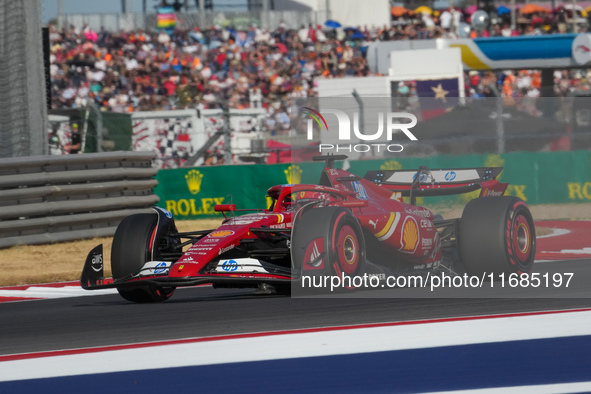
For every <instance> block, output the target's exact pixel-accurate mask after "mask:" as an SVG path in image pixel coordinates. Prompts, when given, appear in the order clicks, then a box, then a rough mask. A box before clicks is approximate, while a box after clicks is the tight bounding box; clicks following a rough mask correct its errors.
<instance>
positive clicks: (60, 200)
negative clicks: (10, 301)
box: [0, 152, 159, 248]
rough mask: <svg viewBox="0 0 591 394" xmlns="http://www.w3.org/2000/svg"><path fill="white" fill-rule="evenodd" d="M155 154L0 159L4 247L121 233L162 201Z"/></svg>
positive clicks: (1, 245) (1, 238) (0, 219)
mask: <svg viewBox="0 0 591 394" xmlns="http://www.w3.org/2000/svg"><path fill="white" fill-rule="evenodd" d="M154 158H155V154H154V153H152V152H109V153H89V154H82V155H64V156H33V157H16V158H10V159H0V248H6V247H10V246H14V245H38V244H47V243H54V242H65V241H74V240H79V239H84V238H92V237H106V236H112V235H114V234H115V230H116V229H117V225H118V224H119V222H120V221H121V220H122V219H123V218H124V217H126V216H128V215H132V214H135V213H143V212H151V210H150V209H149V207H150V206H152V205H154V204H156V203H157V202H158V201H159V197H158V196H156V195H155V194H154V193H153V188H154V187H155V186H156V185H157V184H158V181H157V180H156V179H154V176H155V175H156V173H157V172H158V170H157V169H156V168H153V167H152V161H153V160H154Z"/></svg>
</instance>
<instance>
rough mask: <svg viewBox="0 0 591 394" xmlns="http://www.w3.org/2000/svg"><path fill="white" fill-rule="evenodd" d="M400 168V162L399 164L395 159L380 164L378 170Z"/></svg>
mask: <svg viewBox="0 0 591 394" xmlns="http://www.w3.org/2000/svg"><path fill="white" fill-rule="evenodd" d="M400 169H402V164H400V163H399V162H397V161H396V160H388V161H386V162H384V164H382V165H381V166H380V170H400Z"/></svg>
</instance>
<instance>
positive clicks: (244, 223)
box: [81, 155, 536, 302]
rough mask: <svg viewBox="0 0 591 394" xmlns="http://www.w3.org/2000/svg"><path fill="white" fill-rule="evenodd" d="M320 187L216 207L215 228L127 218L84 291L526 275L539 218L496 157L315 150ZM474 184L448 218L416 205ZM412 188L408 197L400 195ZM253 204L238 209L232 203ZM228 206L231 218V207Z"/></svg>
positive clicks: (88, 266) (153, 297) (161, 215)
mask: <svg viewBox="0 0 591 394" xmlns="http://www.w3.org/2000/svg"><path fill="white" fill-rule="evenodd" d="M314 159H315V160H318V161H325V167H324V169H323V170H322V173H321V175H320V181H319V182H318V184H317V185H278V186H273V187H271V188H270V189H269V190H268V191H267V195H268V196H269V197H270V198H271V200H272V205H271V206H270V208H268V209H259V210H237V209H236V207H235V206H234V205H230V204H223V205H216V207H215V210H216V211H218V212H223V213H224V217H225V218H226V219H225V220H223V222H222V224H221V226H220V227H218V228H217V229H212V230H205V231H192V232H183V233H181V232H178V231H177V228H176V225H175V222H174V218H173V217H172V215H171V214H170V212H168V211H166V210H164V209H162V208H159V207H154V212H153V213H152V214H149V213H148V214H136V215H131V216H128V217H126V218H125V219H123V221H122V222H121V223H120V224H119V227H118V228H117V230H116V233H115V236H114V239H113V246H112V250H111V271H112V275H113V277H112V278H104V274H103V249H102V245H99V246H97V247H95V248H94V249H93V250H92V251H91V252H90V253H89V254H88V257H87V259H86V262H85V265H84V269H83V272H82V276H81V285H82V287H83V288H84V289H88V290H93V289H103V288H117V290H118V292H119V294H120V295H121V296H122V297H123V298H125V299H126V300H129V301H133V302H155V301H164V300H166V299H168V298H169V297H170V296H171V295H172V294H173V292H174V291H175V289H176V288H177V287H180V286H194V285H199V284H211V285H213V286H214V287H253V288H256V289H257V290H256V291H257V292H261V293H273V292H276V291H289V289H290V285H291V284H292V283H293V282H294V281H301V279H302V277H303V276H314V275H325V276H330V275H337V276H351V277H353V276H360V275H364V274H367V275H376V276H378V277H379V278H383V277H385V276H386V275H407V274H408V275H410V274H413V275H416V274H426V273H427V272H431V273H432V274H436V273H437V272H438V271H439V272H442V271H445V272H446V273H447V274H454V273H455V274H464V273H468V274H470V275H480V274H481V273H484V272H486V273H495V274H497V273H508V274H510V273H527V272H529V271H530V270H531V268H532V265H533V261H534V255H535V246H536V244H535V241H536V236H535V227H534V222H533V219H532V215H531V213H530V211H529V209H528V207H527V205H526V204H525V203H524V202H523V201H522V200H521V199H519V198H517V197H511V196H503V194H504V193H505V190H506V188H507V186H508V184H506V183H500V182H498V181H497V180H496V179H495V178H496V177H497V176H498V175H499V173H500V172H501V170H502V168H501V167H490V168H464V169H457V168H456V169H441V170H430V169H428V168H426V167H423V166H421V167H419V169H418V170H382V171H369V172H368V173H367V174H366V175H365V176H364V177H363V178H361V177H359V176H356V175H354V174H351V173H349V172H347V171H345V170H341V169H337V168H334V162H335V160H344V159H346V156H344V155H332V156H318V157H315V158H314ZM478 189H480V198H476V199H473V200H471V201H470V202H468V204H467V205H466V206H465V208H464V210H463V213H462V217H461V218H457V219H447V220H445V219H443V218H442V216H441V215H436V214H433V213H432V212H431V211H430V210H429V209H426V208H423V207H420V206H417V205H416V204H415V202H416V198H417V197H419V196H425V197H427V196H443V195H451V194H459V193H467V192H471V191H474V190H478ZM404 197H407V198H408V200H407V201H409V203H405V202H403V198H404ZM244 211H249V213H246V214H243V215H241V216H236V213H237V212H244ZM226 215H228V216H226Z"/></svg>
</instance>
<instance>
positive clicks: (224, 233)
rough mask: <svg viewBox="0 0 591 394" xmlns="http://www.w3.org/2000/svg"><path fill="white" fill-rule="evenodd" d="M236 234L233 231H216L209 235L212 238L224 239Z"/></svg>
mask: <svg viewBox="0 0 591 394" xmlns="http://www.w3.org/2000/svg"><path fill="white" fill-rule="evenodd" d="M232 234H234V231H232V230H221V231H214V232H213V233H209V235H210V236H211V237H215V238H223V237H227V236H228V235H232Z"/></svg>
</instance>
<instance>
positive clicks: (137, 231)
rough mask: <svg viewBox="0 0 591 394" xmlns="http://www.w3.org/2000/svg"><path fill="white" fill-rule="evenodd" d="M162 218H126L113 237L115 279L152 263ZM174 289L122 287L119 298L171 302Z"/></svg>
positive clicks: (112, 262) (142, 301) (149, 286)
mask: <svg viewBox="0 0 591 394" xmlns="http://www.w3.org/2000/svg"><path fill="white" fill-rule="evenodd" d="M157 220H158V216H157V215H155V214H149V213H147V214H143V213H141V214H135V215H130V216H127V217H126V218H124V219H123V220H122V221H121V223H119V226H118V227H117V230H116V231H115V236H114V237H113V246H112V248H111V271H112V273H113V279H114V280H119V279H124V278H128V277H130V275H135V274H137V273H138V272H139V271H140V270H141V269H142V267H143V266H144V264H145V263H146V262H147V261H150V260H151V255H152V247H154V245H158V240H155V239H154V234H155V232H156V223H157ZM174 290H175V288H174V287H166V288H165V287H159V286H154V285H144V286H138V287H128V286H125V287H118V288H117V291H118V292H119V295H121V297H123V298H124V299H126V300H128V301H131V302H136V303H146V302H161V301H166V300H167V299H169V298H170V297H171V296H172V294H173V293H174Z"/></svg>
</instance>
